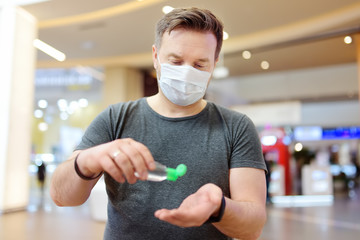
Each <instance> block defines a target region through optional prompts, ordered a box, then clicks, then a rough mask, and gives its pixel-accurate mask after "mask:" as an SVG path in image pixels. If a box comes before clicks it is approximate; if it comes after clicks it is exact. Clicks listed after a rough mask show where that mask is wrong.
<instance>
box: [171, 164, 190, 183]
mask: <svg viewBox="0 0 360 240" xmlns="http://www.w3.org/2000/svg"><path fill="white" fill-rule="evenodd" d="M186 171H187V167H186V165H185V164H180V165H178V166H177V167H176V169H174V168H166V172H167V180H169V181H173V182H175V181H176V180H177V179H178V177H182V176H184V175H185V173H186Z"/></svg>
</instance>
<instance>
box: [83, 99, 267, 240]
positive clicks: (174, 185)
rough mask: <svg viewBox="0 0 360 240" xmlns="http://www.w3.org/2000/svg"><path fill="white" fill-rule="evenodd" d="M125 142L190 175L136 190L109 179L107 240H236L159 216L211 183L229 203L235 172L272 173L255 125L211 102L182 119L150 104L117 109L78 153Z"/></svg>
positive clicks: (90, 132) (99, 120)
mask: <svg viewBox="0 0 360 240" xmlns="http://www.w3.org/2000/svg"><path fill="white" fill-rule="evenodd" d="M119 138H132V139H134V140H136V141H138V142H141V143H143V144H144V145H145V146H147V147H148V148H149V150H150V151H151V153H152V155H153V157H154V159H155V160H156V161H158V162H160V163H161V164H164V165H165V166H167V167H172V168H175V167H176V166H177V165H178V164H180V163H183V164H185V165H186V166H187V167H188V171H187V173H186V174H185V175H184V176H183V177H181V178H179V179H178V180H177V181H176V182H169V181H163V182H150V181H138V182H137V183H135V184H128V183H123V184H121V183H118V182H116V181H115V180H113V179H112V178H111V177H110V176H109V175H108V174H106V173H105V182H106V188H107V189H106V190H107V193H108V197H109V204H108V221H107V225H106V229H105V235H104V239H106V240H115V239H116V240H118V239H129V240H134V239H147V240H151V239H156V240H160V239H164V240H165V239H184V240H185V239H186V240H190V239H207V240H209V239H230V238H228V237H226V236H225V235H223V234H222V233H221V232H220V231H219V230H217V229H216V228H215V227H214V226H213V225H212V224H204V225H202V226H200V227H191V228H180V227H177V226H173V225H171V224H169V223H166V222H163V221H160V220H158V219H157V218H155V217H154V212H155V211H156V210H157V209H161V208H167V209H172V208H177V207H178V206H179V205H180V204H181V202H182V201H183V200H184V199H185V198H186V197H187V196H189V195H190V194H193V193H194V192H196V191H197V190H198V189H199V188H200V187H201V186H203V185H204V184H206V183H214V184H216V185H217V186H219V187H220V188H221V189H222V190H223V193H224V194H225V196H228V197H229V196H230V190H229V169H230V168H239V167H251V168H259V169H264V170H265V169H266V166H265V163H264V160H263V157H262V151H261V145H260V142H259V139H258V135H257V132H256V129H255V127H254V125H253V123H252V122H251V120H250V119H249V118H248V117H247V116H245V115H244V114H241V113H238V112H235V111H231V110H229V109H226V108H223V107H220V106H218V105H216V104H214V103H210V102H208V103H207V105H206V107H205V108H204V109H203V110H202V111H201V112H200V113H198V114H196V115H194V116H190V117H181V118H168V117H164V116H161V115H159V114H158V113H156V112H155V111H154V110H153V109H152V108H151V107H150V106H149V105H148V103H147V101H146V98H142V99H139V100H137V101H131V102H126V103H118V104H114V105H111V106H109V107H108V108H107V109H106V110H105V111H103V112H102V113H101V114H100V115H98V116H97V117H96V118H95V120H94V121H93V122H92V123H91V124H90V126H89V127H88V129H87V130H86V132H85V134H84V136H83V138H82V142H81V143H80V144H79V146H78V147H77V149H86V148H89V147H92V146H96V145H99V144H102V143H106V142H110V141H113V140H115V139H119ZM249 187H251V186H249Z"/></svg>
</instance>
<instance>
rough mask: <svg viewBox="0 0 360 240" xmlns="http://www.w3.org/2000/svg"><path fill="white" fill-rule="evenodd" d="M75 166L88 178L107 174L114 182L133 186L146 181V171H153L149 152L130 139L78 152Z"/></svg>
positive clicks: (153, 167) (153, 166)
mask: <svg viewBox="0 0 360 240" xmlns="http://www.w3.org/2000/svg"><path fill="white" fill-rule="evenodd" d="M77 164H78V167H79V170H80V172H81V173H82V174H83V175H85V176H88V177H94V176H97V175H98V174H99V173H100V172H107V173H108V174H109V175H110V176H111V177H112V178H114V179H115V180H116V181H118V182H120V183H123V182H125V181H128V182H129V183H130V184H133V183H135V182H136V181H137V177H135V175H134V173H135V172H137V173H138V174H139V179H141V180H146V178H147V174H148V170H154V169H155V161H154V159H153V157H152V154H151V152H150V150H149V149H148V148H147V147H146V146H145V145H143V144H142V143H139V142H137V141H135V140H133V139H131V138H126V139H117V140H115V141H112V142H109V143H105V144H101V145H98V146H95V147H92V148H89V149H86V150H82V151H80V152H79V155H78V159H77Z"/></svg>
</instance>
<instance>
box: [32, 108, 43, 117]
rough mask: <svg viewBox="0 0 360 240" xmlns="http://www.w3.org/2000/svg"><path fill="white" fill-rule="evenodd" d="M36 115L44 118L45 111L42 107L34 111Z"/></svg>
mask: <svg viewBox="0 0 360 240" xmlns="http://www.w3.org/2000/svg"><path fill="white" fill-rule="evenodd" d="M34 116H35V118H42V117H43V116H44V112H43V111H41V110H40V109H36V110H35V111H34Z"/></svg>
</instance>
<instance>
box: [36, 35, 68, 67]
mask: <svg viewBox="0 0 360 240" xmlns="http://www.w3.org/2000/svg"><path fill="white" fill-rule="evenodd" d="M33 45H34V47H36V48H37V49H39V50H40V51H42V52H44V53H46V54H47V55H49V56H51V57H53V58H55V59H56V60H58V61H60V62H63V61H65V59H66V56H65V54H64V53H62V52H60V51H59V50H57V49H55V48H53V47H52V46H50V45H49V44H46V43H44V42H43V41H41V40H39V39H35V40H34V42H33Z"/></svg>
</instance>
